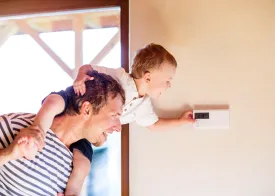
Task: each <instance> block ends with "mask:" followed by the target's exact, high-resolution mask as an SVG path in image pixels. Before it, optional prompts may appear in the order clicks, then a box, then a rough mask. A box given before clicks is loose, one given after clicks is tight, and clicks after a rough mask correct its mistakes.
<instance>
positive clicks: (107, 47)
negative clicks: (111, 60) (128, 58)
mask: <svg viewBox="0 0 275 196" xmlns="http://www.w3.org/2000/svg"><path fill="white" fill-rule="evenodd" d="M119 40H120V31H118V32H117V33H116V34H115V35H114V36H113V37H112V39H111V40H110V41H109V42H108V43H107V44H106V45H105V46H104V48H103V49H102V50H101V51H100V52H99V53H98V54H97V55H96V56H95V58H94V59H93V60H92V61H91V63H90V64H91V65H97V64H99V63H100V62H101V61H102V60H103V59H104V57H105V56H107V55H108V54H109V52H110V51H111V50H112V49H113V48H114V47H115V45H116V44H117V43H118V42H119Z"/></svg>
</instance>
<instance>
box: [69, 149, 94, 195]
mask: <svg viewBox="0 0 275 196" xmlns="http://www.w3.org/2000/svg"><path fill="white" fill-rule="evenodd" d="M90 167H91V162H90V160H89V159H88V158H87V157H85V156H84V155H83V154H82V153H81V152H80V151H79V150H77V149H74V150H73V170H72V173H71V175H70V178H69V180H68V183H67V187H66V191H65V195H66V196H73V195H75V196H76V195H79V194H80V193H81V189H82V186H83V183H84V180H85V178H86V176H88V174H89V172H90Z"/></svg>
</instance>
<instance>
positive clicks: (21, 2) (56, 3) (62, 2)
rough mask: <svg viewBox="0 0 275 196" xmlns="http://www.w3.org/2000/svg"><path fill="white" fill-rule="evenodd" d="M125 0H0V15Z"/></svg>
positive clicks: (82, 7)
mask: <svg viewBox="0 0 275 196" xmlns="http://www.w3.org/2000/svg"><path fill="white" fill-rule="evenodd" d="M124 1H125V0H93V1H91V0H78V1H75V0H40V1H35V0H2V1H1V0H0V17H11V18H14V16H15V15H17V17H18V15H48V14H49V13H50V12H60V11H61V12H68V11H75V10H88V9H92V8H94V9H99V8H110V7H116V6H120V4H121V3H122V2H124Z"/></svg>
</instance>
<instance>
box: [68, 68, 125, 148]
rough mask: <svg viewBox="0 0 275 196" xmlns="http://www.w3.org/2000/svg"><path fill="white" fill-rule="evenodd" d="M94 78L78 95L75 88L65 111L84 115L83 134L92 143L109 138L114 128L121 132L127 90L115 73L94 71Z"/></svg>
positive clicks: (91, 74)
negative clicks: (84, 90)
mask: <svg viewBox="0 0 275 196" xmlns="http://www.w3.org/2000/svg"><path fill="white" fill-rule="evenodd" d="M88 75H89V76H91V77H93V78H94V79H93V80H89V81H86V83H85V85H86V93H85V94H84V95H83V96H77V95H76V94H75V93H74V92H73V89H71V90H72V91H71V92H70V94H71V95H70V98H71V99H70V101H69V103H68V107H67V109H66V111H65V113H67V114H68V115H80V116H81V121H82V120H83V121H82V122H80V123H82V124H83V127H82V133H83V137H85V138H86V139H88V140H89V141H90V142H93V141H95V140H96V141H98V140H101V143H102V138H105V140H106V138H107V135H108V134H111V133H112V132H113V131H120V130H121V124H120V115H121V113H122V107H123V105H124V103H125V92H124V90H123V88H122V87H121V85H120V84H119V83H118V82H117V81H116V80H115V79H113V78H112V77H111V76H109V75H106V74H103V73H98V72H97V71H92V72H89V73H88Z"/></svg>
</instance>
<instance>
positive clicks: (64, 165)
mask: <svg viewBox="0 0 275 196" xmlns="http://www.w3.org/2000/svg"><path fill="white" fill-rule="evenodd" d="M34 117H35V115H34V114H26V113H18V114H8V115H3V116H0V149H3V148H6V147H7V146H9V145H10V144H11V143H12V141H13V140H14V138H15V136H16V135H17V133H18V132H19V131H20V129H22V128H25V127H27V126H29V125H31V124H32V123H33V119H34ZM45 143H46V145H45V147H44V148H43V150H42V151H41V152H39V153H38V154H37V155H36V156H35V159H33V160H31V161H30V160H27V159H25V158H20V159H17V160H14V161H9V162H8V163H6V164H4V165H3V166H1V167H0V196H2V195H3V196H10V195H16V196H17V195H19V196H56V194H57V193H59V192H61V193H62V192H65V188H66V185H67V182H68V179H69V176H70V173H71V171H72V160H73V155H72V153H71V151H70V150H69V149H68V148H67V147H66V146H65V145H64V144H63V143H62V142H61V141H60V140H59V139H58V138H57V137H56V135H55V134H54V133H53V132H52V131H51V130H48V132H47V134H46V140H45Z"/></svg>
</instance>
